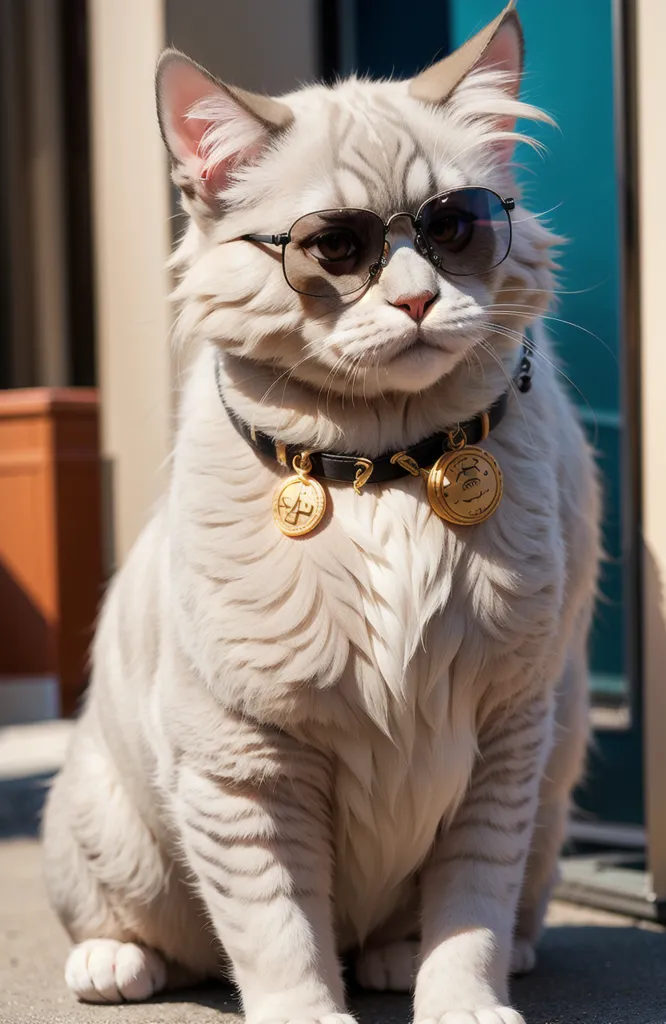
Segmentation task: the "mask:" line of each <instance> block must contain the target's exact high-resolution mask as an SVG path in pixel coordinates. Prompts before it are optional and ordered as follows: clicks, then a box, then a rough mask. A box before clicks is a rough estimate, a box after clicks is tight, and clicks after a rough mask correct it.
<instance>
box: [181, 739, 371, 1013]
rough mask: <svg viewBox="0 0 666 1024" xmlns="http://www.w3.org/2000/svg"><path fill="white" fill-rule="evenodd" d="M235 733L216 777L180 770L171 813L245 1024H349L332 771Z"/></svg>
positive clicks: (280, 742) (286, 744)
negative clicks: (336, 901) (337, 923)
mask: <svg viewBox="0 0 666 1024" xmlns="http://www.w3.org/2000/svg"><path fill="white" fill-rule="evenodd" d="M239 729H240V731H241V733H243V731H244V732H245V734H244V735H240V736H239V735H237V736H236V737H235V742H234V746H235V748H236V749H235V750H234V751H228V752H227V753H228V754H229V755H230V756H228V757H227V758H226V759H225V760H224V762H223V763H220V764H218V765H217V766H216V768H215V770H212V768H211V767H210V766H209V767H208V768H207V769H206V770H202V767H201V765H200V764H196V763H192V762H191V763H189V764H185V765H183V766H181V768H180V771H179V778H178V787H177V796H176V814H177V817H178V823H179V826H180V829H181V832H182V842H183V847H184V851H185V854H186V857H187V860H188V862H189V865H190V867H191V869H192V871H193V872H194V875H195V876H196V879H197V881H198V884H199V888H200V890H201V893H202V895H203V898H204V900H205V902H206V905H207V909H208V912H209V914H210V918H211V921H212V923H213V926H214V928H215V931H216V933H217V935H218V937H219V939H220V942H221V943H222V946H223V947H224V950H225V952H226V954H227V956H228V958H229V960H230V962H231V965H232V969H233V974H234V978H235V981H236V983H237V984H238V987H239V989H240V992H241V996H242V1001H243V1008H244V1011H245V1016H246V1021H247V1022H248V1024H264V1022H268V1021H270V1022H278V1021H279V1022H287V1021H295V1020H298V1021H299V1022H301V1024H302V1022H304V1021H310V1022H311V1021H322V1022H324V1024H353V1021H352V1018H351V1017H346V1016H344V995H343V987H342V981H341V974H340V968H339V964H338V960H337V956H336V950H335V940H334V934H333V924H332V908H331V882H332V862H333V852H332V839H331V818H330V782H331V780H330V766H329V764H328V762H327V760H326V759H325V758H324V757H323V756H322V755H320V754H319V753H317V752H315V751H312V750H308V749H307V748H305V747H303V746H301V745H297V744H296V743H295V742H294V741H293V740H291V739H290V738H289V737H287V736H285V735H283V734H282V735H280V734H278V735H275V734H267V735H266V736H265V737H263V736H262V735H261V733H260V732H259V731H258V730H256V729H255V728H254V727H250V726H248V725H240V724H239ZM250 733H251V734H252V735H250Z"/></svg>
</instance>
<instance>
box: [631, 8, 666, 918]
mask: <svg viewBox="0 0 666 1024" xmlns="http://www.w3.org/2000/svg"><path fill="white" fill-rule="evenodd" d="M637 14H638V47H637V75H638V83H637V84H638V160H639V202H640V216H639V234H640V281H641V284H640V300H641V359H642V392H643V401H642V431H643V540H644V563H643V572H644V619H645V622H644V638H643V639H644V685H645V709H646V714H645V743H646V768H647V787H646V796H647V817H648V822H647V824H648V836H649V847H650V862H651V868H652V872H653V885H654V888H655V890H656V891H657V893H658V894H659V895H660V897H661V898H662V899H666V445H665V444H664V439H665V438H666V330H665V326H664V324H665V318H664V286H665V282H666V244H665V242H664V240H665V239H666V204H665V203H664V201H663V192H664V167H666V133H665V132H664V104H665V102H666V61H665V60H664V43H665V42H666V3H665V2H664V0H638V4H637Z"/></svg>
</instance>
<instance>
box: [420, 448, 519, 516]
mask: <svg viewBox="0 0 666 1024" xmlns="http://www.w3.org/2000/svg"><path fill="white" fill-rule="evenodd" d="M503 486H504V484H503V481H502V470H501V469H500V468H499V466H498V464H497V462H496V461H495V459H494V458H493V456H492V455H491V454H490V453H489V452H487V451H485V450H484V449H483V448H477V447H476V446H475V445H469V446H468V447H465V448H460V449H458V450H457V451H454V452H447V453H446V454H445V455H441V456H440V457H439V458H438V459H437V462H436V463H435V465H434V466H433V467H432V469H431V470H430V472H429V474H428V501H429V502H430V507H431V508H432V510H433V512H436V513H437V515H438V516H439V517H440V519H445V520H446V521H447V522H448V523H455V524H456V525H457V526H472V525H474V523H483V522H484V521H485V520H486V519H489V518H490V516H491V515H492V514H493V512H494V511H495V509H496V508H497V506H498V505H499V503H500V501H501V500H502V490H503Z"/></svg>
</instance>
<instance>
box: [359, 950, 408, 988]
mask: <svg viewBox="0 0 666 1024" xmlns="http://www.w3.org/2000/svg"><path fill="white" fill-rule="evenodd" d="M418 956H419V943H418V942H391V943H389V944H388V945H386V946H378V947H377V948H376V949H364V950H363V951H362V952H361V953H359V955H358V959H357V961H356V979H357V981H358V983H359V985H362V986H363V988H372V989H376V990H379V991H385V990H387V989H388V990H389V991H390V992H409V990H410V989H411V988H412V986H413V984H414V979H415V977H416V971H417V968H418Z"/></svg>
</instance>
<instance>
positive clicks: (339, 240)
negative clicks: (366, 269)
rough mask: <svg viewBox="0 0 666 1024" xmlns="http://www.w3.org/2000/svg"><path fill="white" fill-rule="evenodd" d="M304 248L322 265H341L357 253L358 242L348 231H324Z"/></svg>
mask: <svg viewBox="0 0 666 1024" xmlns="http://www.w3.org/2000/svg"><path fill="white" fill-rule="evenodd" d="M306 248H307V250H308V252H309V253H310V255H312V256H314V258H315V259H317V260H319V261H320V262H322V263H343V262H346V261H347V260H349V259H351V258H352V257H353V256H354V253H356V252H357V251H358V240H357V238H356V236H355V235H354V233H353V232H352V231H349V230H342V231H325V232H324V233H323V234H321V235H318V236H317V238H314V239H313V240H312V241H311V242H310V243H309V245H307V246H306Z"/></svg>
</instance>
